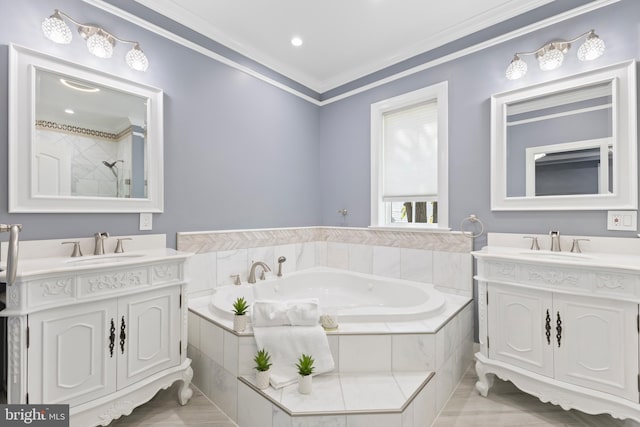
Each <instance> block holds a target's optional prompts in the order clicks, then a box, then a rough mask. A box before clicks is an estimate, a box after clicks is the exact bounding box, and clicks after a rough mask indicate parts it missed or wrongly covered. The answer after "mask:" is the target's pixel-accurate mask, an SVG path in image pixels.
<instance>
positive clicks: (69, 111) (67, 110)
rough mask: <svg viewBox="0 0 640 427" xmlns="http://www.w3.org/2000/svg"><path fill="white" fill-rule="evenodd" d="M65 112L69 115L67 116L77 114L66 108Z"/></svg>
mask: <svg viewBox="0 0 640 427" xmlns="http://www.w3.org/2000/svg"><path fill="white" fill-rule="evenodd" d="M64 112H65V113H67V114H75V113H76V112H75V111H73V110H72V109H71V108H66V109H65V110H64Z"/></svg>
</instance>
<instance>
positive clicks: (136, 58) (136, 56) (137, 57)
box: [125, 46, 149, 71]
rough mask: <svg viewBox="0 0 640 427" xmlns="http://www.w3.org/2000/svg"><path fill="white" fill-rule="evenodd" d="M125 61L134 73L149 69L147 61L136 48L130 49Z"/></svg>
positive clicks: (142, 53) (140, 50)
mask: <svg viewBox="0 0 640 427" xmlns="http://www.w3.org/2000/svg"><path fill="white" fill-rule="evenodd" d="M125 59H126V61H127V65H128V66H129V67H131V68H132V69H134V70H136V71H147V68H149V60H148V59H147V56H146V55H145V54H144V52H143V51H142V49H140V48H139V47H138V46H134V47H133V48H131V50H130V51H129V52H127V55H126V56H125Z"/></svg>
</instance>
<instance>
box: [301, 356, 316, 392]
mask: <svg viewBox="0 0 640 427" xmlns="http://www.w3.org/2000/svg"><path fill="white" fill-rule="evenodd" d="M313 362H315V361H314V360H313V357H311V355H309V354H304V353H302V355H301V356H300V358H299V359H298V363H296V368H298V391H299V392H300V393H302V394H309V393H311V378H313V377H312V376H311V374H313V370H314V369H315V368H314V366H313Z"/></svg>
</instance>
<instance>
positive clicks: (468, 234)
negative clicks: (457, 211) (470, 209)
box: [460, 214, 484, 239]
mask: <svg viewBox="0 0 640 427" xmlns="http://www.w3.org/2000/svg"><path fill="white" fill-rule="evenodd" d="M466 222H468V223H470V224H475V223H478V224H480V231H478V232H477V233H475V234H474V233H473V232H471V231H464V229H463V227H464V224H465V223H466ZM460 231H462V234H463V235H464V236H465V237H468V238H470V239H475V238H476V237H479V236H482V235H483V234H484V223H483V222H482V221H481V220H480V218H478V217H477V216H475V215H474V214H470V215H469V216H468V217H466V218H465V219H463V220H462V221H460Z"/></svg>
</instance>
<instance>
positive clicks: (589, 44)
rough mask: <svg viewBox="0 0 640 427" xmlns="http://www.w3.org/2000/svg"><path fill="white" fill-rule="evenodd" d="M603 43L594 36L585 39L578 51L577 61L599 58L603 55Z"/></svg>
mask: <svg viewBox="0 0 640 427" xmlns="http://www.w3.org/2000/svg"><path fill="white" fill-rule="evenodd" d="M604 48H605V45H604V41H602V39H601V38H600V37H598V36H596V35H595V34H592V35H590V36H589V37H587V40H585V42H584V43H582V46H580V48H579V49H578V59H579V60H580V61H592V60H594V59H597V58H600V57H601V56H602V54H603V53H604Z"/></svg>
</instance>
